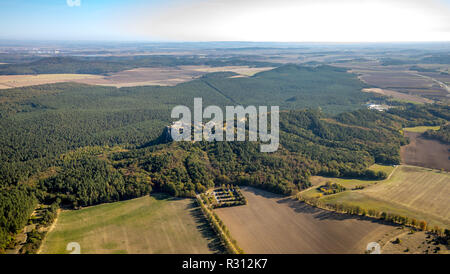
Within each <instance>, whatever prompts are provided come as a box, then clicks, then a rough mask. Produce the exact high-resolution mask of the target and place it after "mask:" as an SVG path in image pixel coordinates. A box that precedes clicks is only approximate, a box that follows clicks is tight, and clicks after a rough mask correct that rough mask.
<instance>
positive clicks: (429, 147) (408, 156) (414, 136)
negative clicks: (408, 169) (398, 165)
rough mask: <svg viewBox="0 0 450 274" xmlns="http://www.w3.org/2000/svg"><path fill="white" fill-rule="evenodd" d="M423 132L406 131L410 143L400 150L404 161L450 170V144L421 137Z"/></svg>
mask: <svg viewBox="0 0 450 274" xmlns="http://www.w3.org/2000/svg"><path fill="white" fill-rule="evenodd" d="M420 135H421V133H417V132H408V131H405V136H406V137H408V138H409V141H410V143H409V144H408V145H406V146H403V147H402V148H401V150H400V155H401V157H402V162H403V163H405V164H408V165H413V166H421V167H429V168H435V169H444V170H446V171H450V160H449V155H450V153H449V149H450V146H449V145H446V144H443V143H441V142H439V141H436V140H430V139H425V138H422V137H420Z"/></svg>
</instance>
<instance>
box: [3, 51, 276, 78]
mask: <svg viewBox="0 0 450 274" xmlns="http://www.w3.org/2000/svg"><path fill="white" fill-rule="evenodd" d="M187 65H206V66H213V67H217V66H252V67H264V66H268V67H271V66H276V65H277V64H275V63H269V62H258V61H247V60H246V59H245V58H242V57H241V58H237V57H230V58H227V57H215V58H202V57H199V56H196V55H192V56H168V55H152V56H148V55H143V56H126V57H117V56H112V57H45V58H42V59H39V60H34V61H31V62H26V63H13V64H4V65H0V75H17V74H50V73H80V74H107V73H113V72H119V71H122V70H128V69H133V68H142V67H173V66H187Z"/></svg>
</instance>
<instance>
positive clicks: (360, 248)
mask: <svg viewBox="0 0 450 274" xmlns="http://www.w3.org/2000/svg"><path fill="white" fill-rule="evenodd" d="M242 192H243V194H244V196H245V197H246V198H247V200H248V205H245V206H239V207H232V208H220V209H216V210H215V212H216V213H217V214H218V215H219V217H220V218H221V219H222V221H223V222H224V223H225V224H226V225H227V227H228V228H229V230H230V232H231V234H232V235H233V237H234V238H235V239H236V240H237V242H238V243H239V245H240V246H241V247H242V248H243V249H244V250H245V251H246V253H294V254H295V253H364V250H365V247H366V245H367V244H368V243H369V242H372V241H376V240H378V239H379V238H380V237H382V235H384V234H386V233H388V232H389V231H392V230H395V229H396V228H395V227H394V226H390V225H385V224H381V223H380V222H378V221H375V220H370V219H368V218H363V217H355V216H350V215H344V214H337V213H333V212H329V211H325V210H321V209H317V208H314V207H311V206H308V205H306V204H304V203H300V202H299V201H297V200H295V199H293V198H286V197H282V196H279V195H275V194H271V193H269V192H266V191H263V190H259V189H254V188H249V187H247V188H243V189H242Z"/></svg>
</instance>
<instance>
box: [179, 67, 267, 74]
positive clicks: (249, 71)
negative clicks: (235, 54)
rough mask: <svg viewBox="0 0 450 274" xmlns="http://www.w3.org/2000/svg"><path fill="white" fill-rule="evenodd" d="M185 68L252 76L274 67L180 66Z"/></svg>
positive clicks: (204, 71)
mask: <svg viewBox="0 0 450 274" xmlns="http://www.w3.org/2000/svg"><path fill="white" fill-rule="evenodd" d="M180 68H182V69H185V70H188V71H189V70H193V71H200V72H203V73H212V72H221V71H232V72H234V73H237V74H239V75H240V76H247V77H248V76H253V75H255V74H256V73H258V72H262V71H266V70H271V69H274V67H262V68H251V67H247V66H225V67H208V66H180Z"/></svg>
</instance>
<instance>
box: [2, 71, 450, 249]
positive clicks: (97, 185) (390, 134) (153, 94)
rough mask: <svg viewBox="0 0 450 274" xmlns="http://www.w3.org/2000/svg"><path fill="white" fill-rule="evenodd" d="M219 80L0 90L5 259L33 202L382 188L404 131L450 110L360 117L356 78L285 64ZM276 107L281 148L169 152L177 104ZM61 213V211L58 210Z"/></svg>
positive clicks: (439, 120)
mask: <svg viewBox="0 0 450 274" xmlns="http://www.w3.org/2000/svg"><path fill="white" fill-rule="evenodd" d="M229 76H230V74H229V73H214V74H209V75H206V76H205V77H202V78H199V79H196V80H194V81H191V82H187V83H183V84H179V85H177V86H174V87H160V86H147V87H127V88H120V89H118V88H114V87H100V86H89V85H82V84H74V83H60V84H53V85H42V86H32V87H24V88H17V89H8V90H2V91H0V195H1V198H0V209H1V210H0V227H1V230H0V251H1V250H2V249H4V248H5V247H6V246H7V245H8V244H9V243H10V242H11V239H12V238H11V237H12V235H14V233H15V232H16V231H17V230H19V229H21V228H22V227H23V225H24V224H25V222H26V220H27V218H28V216H29V215H30V213H31V211H32V210H33V209H34V207H35V206H36V205H37V203H45V204H54V203H55V201H61V203H62V206H65V207H80V206H88V205H94V204H99V203H104V202H112V201H118V200H123V199H130V198H133V197H139V196H142V195H145V194H148V193H150V192H151V191H164V192H167V193H170V194H172V195H174V196H181V197H192V196H194V195H195V193H200V192H203V191H204V190H206V189H207V188H209V187H212V186H214V185H215V184H241V185H252V186H257V187H261V188H264V189H267V190H270V191H273V192H276V193H282V194H291V193H295V192H296V191H298V190H301V189H304V188H306V187H308V186H309V185H310V184H309V177H310V176H311V175H317V174H320V175H327V176H337V177H358V178H361V177H362V178H368V179H378V178H383V176H385V174H382V173H375V172H373V171H370V170H368V169H367V168H368V167H369V166H370V165H372V164H373V163H375V162H376V163H383V164H398V163H399V148H400V146H401V145H403V144H405V143H406V140H405V139H404V138H403V136H402V135H401V134H400V131H399V130H400V129H401V128H402V127H407V126H415V125H444V124H445V123H447V122H448V120H449V117H450V109H449V107H448V106H439V105H423V106H420V105H412V104H400V105H399V106H397V107H396V108H392V109H390V110H389V111H387V112H378V111H374V110H367V109H365V106H364V104H365V103H367V102H368V101H372V102H382V101H383V100H384V99H383V98H382V97H380V96H378V95H375V94H370V93H362V92H361V88H363V87H364V85H363V84H362V83H361V82H360V81H359V80H358V79H357V78H356V76H355V75H353V74H349V73H347V72H346V71H345V70H343V69H340V68H334V67H330V66H318V67H304V66H296V65H285V66H282V67H279V68H277V69H274V70H272V71H266V72H262V73H258V74H256V75H255V76H253V77H248V78H244V77H243V78H230V77H229ZM194 97H202V98H203V104H204V106H207V105H218V106H221V107H223V106H225V105H237V104H242V105H257V106H258V105H269V106H270V105H279V106H280V109H281V110H282V112H281V113H280V131H281V132H280V149H279V150H278V151H277V152H275V153H271V154H266V153H260V152H259V144H258V143H251V142H231V143H230V142H196V143H191V142H183V143H164V142H160V141H161V140H160V139H158V137H159V136H160V135H161V134H162V132H163V130H164V128H165V127H166V126H167V125H168V124H170V123H171V121H172V119H170V111H171V109H172V108H173V107H174V106H176V105H180V104H181V105H187V106H188V107H191V106H192V104H193V98H194ZM58 203H59V202H58Z"/></svg>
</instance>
